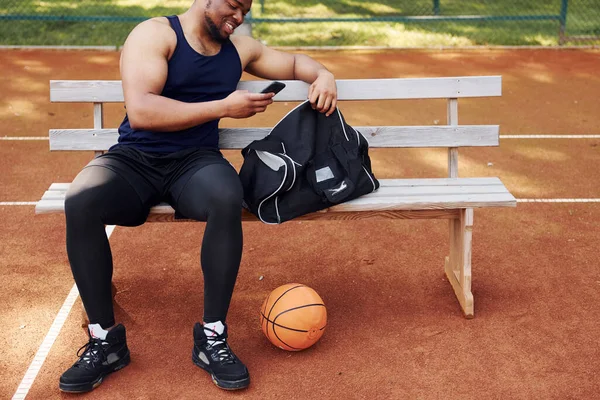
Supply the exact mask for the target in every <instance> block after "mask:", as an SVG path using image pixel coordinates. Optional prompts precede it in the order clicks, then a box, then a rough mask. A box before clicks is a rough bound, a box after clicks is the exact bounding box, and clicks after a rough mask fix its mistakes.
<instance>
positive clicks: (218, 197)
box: [209, 182, 244, 214]
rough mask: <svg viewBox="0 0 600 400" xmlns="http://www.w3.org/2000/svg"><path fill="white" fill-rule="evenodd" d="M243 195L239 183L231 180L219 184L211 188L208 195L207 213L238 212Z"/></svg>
mask: <svg viewBox="0 0 600 400" xmlns="http://www.w3.org/2000/svg"><path fill="white" fill-rule="evenodd" d="M243 197H244V191H243V189H242V185H241V183H239V182H233V183H231V184H227V185H219V188H218V189H216V190H213V191H212V193H211V194H210V196H209V213H210V212H226V213H234V214H237V213H240V212H241V209H242V200H243Z"/></svg>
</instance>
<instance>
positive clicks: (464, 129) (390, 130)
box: [50, 125, 499, 151]
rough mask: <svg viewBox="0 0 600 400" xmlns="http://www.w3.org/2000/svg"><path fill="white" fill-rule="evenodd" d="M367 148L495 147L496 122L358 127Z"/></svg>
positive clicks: (77, 138)
mask: <svg viewBox="0 0 600 400" xmlns="http://www.w3.org/2000/svg"><path fill="white" fill-rule="evenodd" d="M355 128H356V129H357V130H358V131H359V132H360V133H362V134H363V135H364V136H365V138H367V140H368V141H369V146H370V147H453V148H456V147H465V146H475V147H479V146H498V132H499V127H498V125H460V126H446V125H442V126H383V127H378V126H359V127H355ZM270 131H271V128H223V129H220V130H219V136H220V138H219V147H220V148H222V149H240V148H243V147H245V146H247V145H248V144H249V143H250V142H252V141H253V140H259V139H262V138H264V137H265V136H267V135H268V134H269V132H270ZM118 136H119V134H118V132H117V130H116V129H52V130H51V131H50V150H52V151H56V150H93V151H106V150H108V149H109V148H110V147H111V146H112V145H114V144H115V143H117V138H118Z"/></svg>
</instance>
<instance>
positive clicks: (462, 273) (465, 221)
mask: <svg viewBox="0 0 600 400" xmlns="http://www.w3.org/2000/svg"><path fill="white" fill-rule="evenodd" d="M449 225H450V255H449V256H448V257H446V265H445V270H446V277H447V278H448V281H450V284H451V285H452V289H454V293H455V294H456V298H457V299H458V302H459V303H460V306H461V308H462V310H463V312H464V314H465V317H467V318H473V316H474V313H473V311H474V308H473V293H471V239H472V235H473V209H472V208H467V209H461V210H460V212H459V218H458V219H452V220H450V223H449Z"/></svg>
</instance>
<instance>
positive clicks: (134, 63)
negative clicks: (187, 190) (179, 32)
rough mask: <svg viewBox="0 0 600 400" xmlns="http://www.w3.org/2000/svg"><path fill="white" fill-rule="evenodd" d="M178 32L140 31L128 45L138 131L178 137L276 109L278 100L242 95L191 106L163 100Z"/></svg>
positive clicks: (129, 93)
mask: <svg viewBox="0 0 600 400" xmlns="http://www.w3.org/2000/svg"><path fill="white" fill-rule="evenodd" d="M176 41H177V38H176V36H175V32H174V31H173V30H172V29H171V28H170V27H169V26H168V25H167V24H164V23H161V22H160V21H158V20H148V21H145V22H142V23H141V24H140V25H138V26H137V27H136V28H135V29H134V30H133V31H132V32H131V33H130V35H129V37H128V38H127V40H126V41H125V45H124V47H123V52H122V54H121V79H122V84H123V93H124V96H125V105H126V107H127V115H128V117H129V123H130V124H131V127H132V128H133V129H146V130H154V131H163V132H172V131H178V130H182V129H186V128H191V127H193V126H196V125H200V124H203V123H206V122H208V121H212V120H215V119H219V118H223V117H232V118H245V117H249V116H251V115H254V114H256V113H257V112H262V111H264V110H265V108H266V106H267V105H269V104H271V102H272V100H271V97H272V94H259V93H249V92H246V91H236V92H234V93H232V94H231V95H230V96H228V97H227V98H226V99H223V100H215V101H209V102H203V103H186V102H182V101H177V100H173V99H169V98H167V97H164V96H161V93H162V90H163V88H164V85H165V82H166V80H167V74H168V59H169V55H170V53H171V51H172V50H171V49H174V48H175V45H176Z"/></svg>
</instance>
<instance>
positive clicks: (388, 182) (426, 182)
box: [48, 177, 504, 191]
mask: <svg viewBox="0 0 600 400" xmlns="http://www.w3.org/2000/svg"><path fill="white" fill-rule="evenodd" d="M379 183H380V186H381V187H388V186H484V185H501V186H503V187H504V184H503V183H502V181H501V180H500V178H497V177H487V178H422V179H419V178H415V179H380V180H379ZM69 185H70V183H52V184H51V185H50V188H49V189H48V190H59V191H66V190H67V189H68V188H69Z"/></svg>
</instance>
